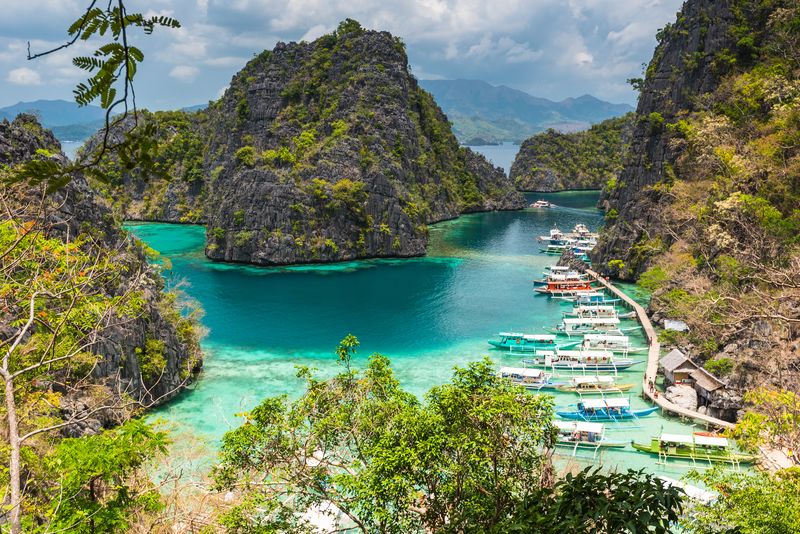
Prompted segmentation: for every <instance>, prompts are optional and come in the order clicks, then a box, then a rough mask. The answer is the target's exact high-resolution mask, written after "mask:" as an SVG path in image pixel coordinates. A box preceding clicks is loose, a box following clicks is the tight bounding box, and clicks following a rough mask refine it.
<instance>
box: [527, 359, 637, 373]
mask: <svg viewBox="0 0 800 534" xmlns="http://www.w3.org/2000/svg"><path fill="white" fill-rule="evenodd" d="M523 363H525V364H527V365H530V366H531V367H544V368H547V369H558V370H563V371H624V370H626V369H628V368H630V367H633V366H634V365H638V364H640V363H642V362H641V361H640V360H637V361H634V362H625V363H595V364H586V363H572V362H555V363H552V364H551V365H547V364H546V363H544V362H543V361H540V360H525V361H524V362H523Z"/></svg>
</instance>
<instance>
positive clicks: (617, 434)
mask: <svg viewBox="0 0 800 534" xmlns="http://www.w3.org/2000/svg"><path fill="white" fill-rule="evenodd" d="M527 198H528V201H529V202H532V201H533V200H536V199H538V198H544V199H547V200H549V201H551V202H553V203H554V204H555V205H556V206H557V207H556V208H553V209H549V210H533V209H526V210H521V211H510V212H488V213H477V214H471V215H465V216H462V217H460V218H459V219H456V220H453V221H446V222H442V223H438V224H435V225H431V227H430V244H429V247H428V254H427V256H425V257H421V258H412V259H398V260H385V259H382V260H364V261H352V262H345V263H337V264H330V265H306V266H290V267H279V268H264V267H252V266H244V265H233V264H224V263H215V262H212V261H210V260H208V259H206V258H205V256H204V254H203V246H204V243H205V229H204V228H203V227H202V226H193V225H177V224H162V223H130V224H128V225H126V227H127V228H128V230H130V231H131V232H132V233H133V234H135V235H136V236H137V237H139V238H140V239H142V240H143V241H144V242H145V243H146V244H147V245H149V246H150V247H152V248H154V249H156V250H157V251H159V252H160V253H161V256H162V258H165V259H168V260H169V262H164V263H165V264H171V268H170V269H169V270H165V272H164V274H165V277H166V278H167V281H168V284H169V285H170V286H172V287H175V286H179V287H180V288H181V289H182V290H183V291H184V292H185V293H186V294H187V295H188V296H189V297H191V298H192V299H195V300H196V301H197V302H198V303H199V304H200V305H201V306H202V308H203V309H204V310H205V316H204V317H203V319H202V323H203V325H204V326H205V327H206V328H207V329H208V335H207V337H206V338H205V340H204V342H203V348H204V350H205V353H206V358H205V366H204V371H203V374H202V375H201V378H200V380H199V381H198V383H197V384H196V385H195V386H194V387H192V388H191V389H190V390H189V391H186V392H184V393H183V394H181V395H180V396H179V397H178V398H177V399H175V400H173V401H172V402H170V403H168V404H167V405H165V406H163V407H161V408H159V409H158V410H156V412H155V415H154V417H157V418H160V419H163V420H166V422H168V423H170V424H171V425H173V426H174V427H175V428H174V430H175V431H176V432H178V433H180V434H186V435H189V436H191V437H192V438H193V439H192V440H191V441H192V443H193V446H196V445H197V443H198V441H199V442H200V443H203V444H205V451H206V452H205V454H206V455H207V457H208V458H210V457H213V452H214V451H215V450H216V448H217V447H218V445H219V440H220V438H221V437H222V435H223V434H224V433H225V431H227V430H229V429H231V428H233V427H235V426H236V425H238V424H239V422H240V418H238V417H237V416H236V414H237V413H241V412H243V411H246V410H248V409H251V408H252V407H254V406H255V405H256V404H258V402H259V401H260V400H261V399H263V398H265V397H269V396H275V395H284V394H285V395H288V396H289V397H290V398H291V397H297V396H298V395H300V394H301V393H302V391H303V381H302V380H300V379H299V378H297V377H296V373H297V368H298V366H310V367H314V368H316V369H318V372H319V374H320V375H321V376H330V375H332V374H334V373H336V372H337V370H338V368H337V361H336V356H335V355H334V352H333V351H334V349H335V347H336V346H337V343H338V342H339V341H340V340H341V339H342V338H343V337H344V336H346V335H347V334H354V335H355V336H357V337H358V339H359V340H360V342H361V347H360V349H359V351H358V354H357V357H356V358H355V363H356V365H359V364H362V365H363V364H364V363H365V362H366V359H367V358H368V356H369V355H370V354H372V353H375V352H379V353H381V354H384V355H386V356H387V357H389V358H390V360H391V362H392V366H393V368H394V370H395V372H396V374H397V376H398V378H399V380H400V382H401V384H402V385H403V387H405V388H406V389H407V390H409V391H411V392H413V393H414V394H416V395H418V396H422V395H424V393H425V392H426V391H427V390H428V389H430V388H431V387H432V386H434V385H437V384H441V383H444V382H447V381H448V380H449V379H450V378H451V376H452V370H453V367H455V366H464V365H467V364H468V363H469V362H472V361H476V360H479V359H481V358H483V357H484V356H489V357H490V358H491V359H492V360H493V361H494V362H495V363H496V364H497V366H498V367H499V366H501V365H507V366H521V363H520V362H519V356H518V355H516V356H510V355H508V354H507V353H504V352H502V351H497V350H494V349H491V347H490V346H489V345H488V344H487V339H489V338H491V337H493V336H494V335H496V334H497V333H498V332H500V331H523V332H526V333H543V332H544V329H545V328H550V327H553V326H554V325H556V324H558V323H559V322H560V320H561V318H562V313H563V312H564V311H566V310H567V309H568V308H569V305H568V304H566V303H564V302H562V301H558V300H552V299H549V298H547V297H546V296H543V295H538V294H536V293H534V292H533V291H532V288H533V285H532V280H533V279H535V278H540V277H541V273H542V271H543V270H544V268H545V266H547V265H551V264H553V263H555V261H556V260H557V258H554V257H553V256H546V255H544V254H541V253H540V252H539V248H540V245H539V243H538V242H537V241H536V237H537V236H539V235H546V234H548V232H549V230H550V229H551V228H553V227H554V226H557V227H559V228H560V229H562V230H564V231H568V230H571V229H572V228H573V226H574V225H575V224H576V223H578V222H582V223H585V224H587V225H588V226H589V227H590V228H591V229H592V230H597V229H598V227H599V226H600V225H602V222H603V216H602V212H600V211H599V210H597V209H596V207H595V205H596V203H597V199H598V193H597V192H591V191H588V192H587V191H580V192H564V193H552V194H530V195H528V196H527ZM626 290H627V291H629V292H630V293H632V294H634V296H635V297H638V298H646V296H644V295H637V294H636V293H637V292H636V288H635V287H633V286H627V287H626ZM626 323H627V324H626V325H625V326H627V327H635V326H636V324H637V323H635V322H634V321H628V322H626ZM630 335H631V336H632V337H633V340H634V342H635V343H637V344H640V345H645V344H646V342H645V340H644V338H643V336H642V334H641V331H640V330H638V329H637V330H636V331H634V332H630ZM636 357H637V358H641V359H644V358H646V356H645V354H641V355H637V356H636ZM644 368H645V366H644V364H640V365H638V366H636V367H634V368H633V369H634V370H632V371H626V372H621V373H620V374H619V377H618V381H620V382H625V383H634V384H636V386H635V388H634V389H633V390H632V391H631V392H630V394H629V397H630V399H631V404H632V406H633V407H634V408H639V407H645V406H647V404H646V403H645V401H644V400H643V399H642V398H641V396H640V392H641V381H642V375H643V372H644ZM577 400H578V397H577V396H576V395H573V394H568V393H556V394H555V404H556V406H558V407H566V406H569V405H571V404H572V405H574V403H576V402H577ZM607 428H608V430H607V437H608V438H609V439H615V440H629V439H636V440H637V441H641V442H649V440H650V437H651V435H656V434H658V433H659V432H660V431H661V430H662V428H663V430H664V431H669V432H676V433H690V432H692V430H693V428H692V427H691V426H689V425H685V424H683V423H681V422H680V421H679V420H677V419H674V418H664V417H662V416H661V415H659V414H654V415H651V416H648V417H646V418H642V419H640V420H639V421H635V422H626V423H619V424H615V425H614V424H609V425H607ZM561 452H565V453H566V455H564V456H562V457H561V460H562V462H564V463H573V462H574V463H575V464H576V465H578V466H582V465H587V464H590V463H592V462H596V463H598V462H602V463H603V465H604V466H606V467H612V468H613V467H620V468H627V467H630V468H634V469H639V468H645V469H647V470H648V471H651V472H655V473H659V474H663V475H667V476H672V477H677V476H680V475H682V474H684V473H686V472H687V471H688V470H690V469H691V468H692V465H691V464H688V463H678V462H674V461H670V462H669V463H668V464H667V465H659V464H657V463H656V459H655V458H654V457H651V456H648V455H645V454H642V453H638V452H636V451H634V450H633V449H631V448H630V447H628V448H625V449H614V450H606V451H603V452H601V453H598V456H597V457H596V458H593V456H592V453H586V452H581V453H579V456H578V457H577V458H575V459H573V458H572V457H571V456H569V451H561Z"/></svg>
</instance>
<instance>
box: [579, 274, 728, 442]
mask: <svg viewBox="0 0 800 534" xmlns="http://www.w3.org/2000/svg"><path fill="white" fill-rule="evenodd" d="M586 272H587V273H588V274H589V275H590V276H591V277H593V278H594V279H595V280H597V281H598V282H600V283H601V284H603V286H605V288H606V289H608V290H609V291H610V292H612V293H613V294H614V295H616V296H617V297H618V298H620V299H622V301H623V302H625V304H627V305H628V306H629V307H630V308H632V309H633V311H635V312H636V317H637V318H638V319H639V323H640V324H641V325H642V328H643V329H644V333H645V335H646V336H647V341H648V344H649V347H650V348H649V350H648V351H647V369H646V370H645V373H644V379H643V380H642V393H644V395H645V396H646V397H647V398H649V399H650V400H651V401H652V402H655V403H656V404H657V405H658V406H660V407H661V409H662V410H663V411H664V412H669V413H673V414H675V415H679V416H681V417H686V418H689V419H693V420H695V421H698V422H701V423H703V424H705V425H706V426H707V427H716V428H724V429H730V428H733V427H734V426H736V425H734V424H733V423H729V422H728V421H723V420H722V419H717V418H716V417H711V416H710V415H705V414H701V413H698V412H695V411H693V410H687V409H686V408H683V407H681V406H678V405H677V404H675V403H672V402H670V401H668V400H667V399H666V398H664V396H663V395H660V394H658V392H657V391H655V390H653V391H651V390H650V384H651V383H653V384H655V383H656V374H658V360H659V359H660V358H661V345H660V344H659V343H658V336H657V335H656V330H655V328H653V323H651V322H650V318H649V317H648V316H647V313H646V312H645V310H644V308H643V307H642V306H641V305H640V304H639V303H638V302H636V301H635V300H633V299H632V298H630V297H629V296H628V295H626V294H625V293H623V292H622V291H621V290H619V289H618V288H616V287H615V286H614V285H613V284H611V283H610V282H608V281H607V280H606V279H605V278H603V277H602V276H600V275H599V274H597V273H596V272H594V271H592V270H591V269H587V270H586Z"/></svg>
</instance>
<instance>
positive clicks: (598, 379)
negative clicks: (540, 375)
mask: <svg viewBox="0 0 800 534" xmlns="http://www.w3.org/2000/svg"><path fill="white" fill-rule="evenodd" d="M632 387H633V384H617V381H616V380H614V377H613V376H573V377H572V378H570V380H569V382H567V383H566V384H564V385H562V386H558V387H557V388H556V389H557V390H558V391H563V392H565V393H577V394H579V395H603V394H605V393H620V392H623V391H628V390H629V389H631V388H632Z"/></svg>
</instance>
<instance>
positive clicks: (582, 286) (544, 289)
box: [534, 280, 594, 296]
mask: <svg viewBox="0 0 800 534" xmlns="http://www.w3.org/2000/svg"><path fill="white" fill-rule="evenodd" d="M534 291H536V292H538V293H545V294H547V295H550V296H565V295H579V294H581V293H592V292H594V288H593V287H592V284H591V283H590V282H589V281H588V280H563V281H561V280H554V281H548V282H547V285H546V286H541V287H537V288H534Z"/></svg>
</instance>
